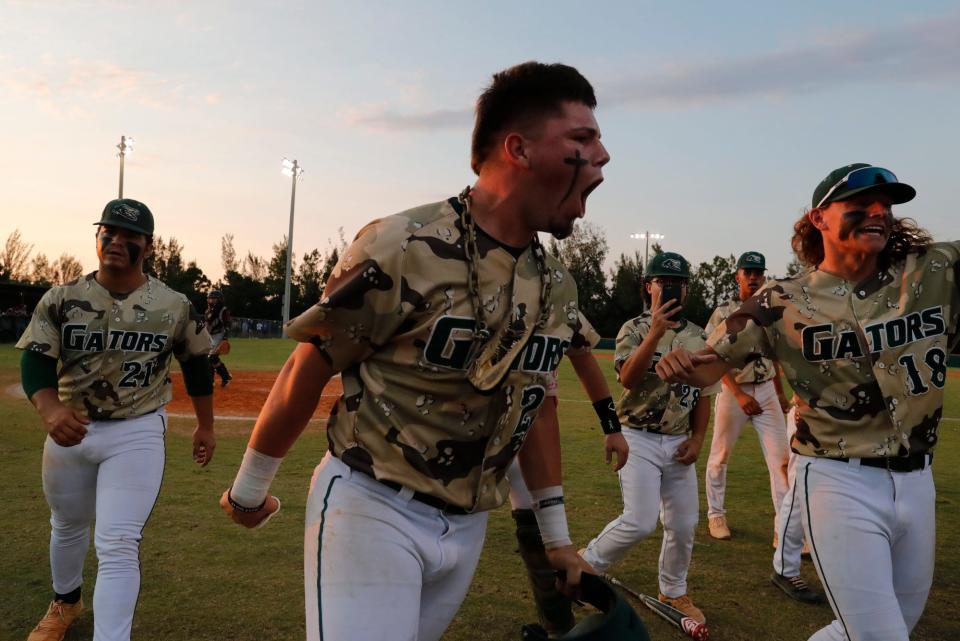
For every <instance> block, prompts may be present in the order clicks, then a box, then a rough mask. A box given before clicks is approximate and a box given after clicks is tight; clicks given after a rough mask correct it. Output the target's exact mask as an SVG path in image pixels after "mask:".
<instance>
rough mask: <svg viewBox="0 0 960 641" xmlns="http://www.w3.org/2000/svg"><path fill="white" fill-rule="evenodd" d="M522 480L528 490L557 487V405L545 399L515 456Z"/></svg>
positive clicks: (559, 478)
mask: <svg viewBox="0 0 960 641" xmlns="http://www.w3.org/2000/svg"><path fill="white" fill-rule="evenodd" d="M518 457H519V461H520V471H521V472H522V473H523V480H524V482H525V483H526V484H527V488H529V489H530V490H531V491H533V490H541V489H544V488H547V487H553V486H557V485H561V484H562V483H563V474H562V472H561V466H560V424H559V422H558V420H557V403H556V400H555V399H553V398H547V399H546V400H545V401H544V403H543V407H541V408H540V412H539V414H537V418H536V420H535V421H534V422H533V427H531V428H530V432H529V433H528V434H527V438H526V440H524V443H523V447H522V448H520V453H519V454H518Z"/></svg>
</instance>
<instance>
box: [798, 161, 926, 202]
mask: <svg viewBox="0 0 960 641" xmlns="http://www.w3.org/2000/svg"><path fill="white" fill-rule="evenodd" d="M868 189H877V190H881V191H883V192H884V193H886V194H887V195H889V196H890V198H891V199H892V200H893V204H894V205H899V204H901V203H905V202H907V201H910V200H913V198H914V196H916V195H917V190H916V189H914V188H913V187H911V186H910V185H908V184H906V183H902V182H900V181H899V180H897V176H896V175H895V174H894V173H893V172H892V171H890V170H889V169H884V168H883V167H874V166H873V165H868V164H867V163H865V162H855V163H853V164H852V165H844V166H843V167H839V168H838V169H834V170H833V171H831V172H830V173H829V174H827V177H826V178H824V179H823V180H821V181H820V184H819V185H817V188H816V189H814V190H813V198H812V199H811V201H810V202H811V205H812V206H813V208H814V209H816V208H817V207H823V206H824V205H829V204H830V203H832V202H836V201H838V200H845V199H847V198H850V197H851V196H853V195H854V194H859V193H860V192H862V191H867V190H868Z"/></svg>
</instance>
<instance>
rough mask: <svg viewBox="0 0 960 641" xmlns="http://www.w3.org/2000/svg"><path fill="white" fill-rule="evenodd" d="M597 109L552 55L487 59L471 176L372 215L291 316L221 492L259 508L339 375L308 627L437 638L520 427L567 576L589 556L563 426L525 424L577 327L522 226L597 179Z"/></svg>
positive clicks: (581, 201) (564, 206) (497, 497)
mask: <svg viewBox="0 0 960 641" xmlns="http://www.w3.org/2000/svg"><path fill="white" fill-rule="evenodd" d="M595 105H596V100H595V98H594V94H593V89H592V88H591V86H590V84H589V83H588V82H587V80H586V79H585V78H584V77H583V76H581V75H580V74H579V72H577V71H576V69H573V68H572V67H568V66H566V65H559V64H557V65H544V64H541V63H536V62H529V63H524V64H522V65H518V66H516V67H512V68H510V69H507V70H505V71H503V72H500V73H498V74H496V75H495V76H494V78H493V82H492V84H491V85H490V86H489V87H488V88H487V89H486V90H485V91H484V93H483V94H482V95H481V96H480V99H479V100H478V103H477V112H476V113H477V117H476V124H475V129H474V135H473V156H472V166H473V168H474V171H476V172H477V173H478V175H479V179H478V180H477V181H476V183H475V185H474V186H473V187H471V188H468V189H465V190H464V191H463V192H462V193H461V194H460V196H459V197H453V198H450V199H448V200H445V201H441V202H438V203H432V204H428V205H424V206H421V207H417V208H414V209H410V210H407V211H405V212H402V213H399V214H396V215H393V216H388V217H386V218H382V219H379V220H376V221H374V222H372V223H370V224H368V225H367V226H366V227H364V228H363V229H362V230H361V231H360V232H359V234H358V235H357V237H356V238H355V239H354V241H353V243H352V245H351V246H350V247H349V248H348V249H347V250H346V251H345V252H344V254H343V256H342V257H341V260H340V262H339V264H338V265H337V267H336V268H335V270H334V273H333V275H332V276H331V279H330V282H329V283H328V285H327V288H326V291H325V292H324V296H323V299H322V300H321V301H320V303H319V304H317V305H316V306H314V307H313V308H311V309H309V310H308V311H306V312H305V313H304V314H302V315H301V316H300V317H298V318H296V319H294V320H293V321H292V322H291V323H290V324H289V326H288V333H289V335H290V336H291V337H293V338H295V339H297V340H299V341H303V343H302V344H301V345H299V346H298V347H297V348H296V349H295V350H294V352H293V354H292V355H291V357H290V359H289V360H288V361H287V363H286V365H285V366H284V368H283V370H282V371H281V373H280V375H279V377H278V379H277V382H276V383H275V385H274V387H273V390H272V391H271V393H270V396H269V397H268V399H267V401H266V404H265V405H264V408H263V410H262V411H261V413H260V416H259V418H258V420H257V424H256V426H255V428H254V431H253V434H252V435H251V438H250V442H249V447H248V450H247V452H246V454H245V455H244V461H243V463H242V465H241V467H240V470H239V472H238V474H237V478H236V480H235V481H234V483H233V486H232V487H231V488H230V489H229V490H228V491H226V492H224V495H223V497H222V499H221V506H222V507H223V508H224V510H225V511H226V512H227V513H228V514H229V515H230V516H231V518H233V519H234V520H235V521H237V522H239V523H241V524H243V525H245V526H247V527H252V526H256V525H258V524H260V523H261V522H262V521H263V519H264V518H266V517H267V516H269V515H270V514H272V513H273V512H275V510H276V509H277V502H276V499H275V498H274V497H271V496H269V492H268V490H269V485H270V481H271V479H272V478H273V476H274V474H275V473H276V471H277V468H278V467H279V466H280V463H281V460H282V458H283V456H284V455H285V454H286V452H287V450H288V449H289V448H290V446H291V445H292V444H293V442H294V441H295V440H296V438H297V436H298V435H299V434H300V432H301V431H302V430H303V428H304V426H305V425H306V423H307V420H308V419H309V417H310V416H311V414H312V413H313V410H314V408H315V406H316V403H317V400H318V399H319V396H320V394H321V392H322V391H323V388H324V386H325V385H326V383H327V381H328V380H329V379H330V377H331V376H332V375H334V374H335V373H336V372H340V373H341V375H342V380H343V389H344V391H343V395H342V396H341V398H340V399H339V401H338V402H337V405H336V409H335V410H334V412H333V413H332V415H331V417H330V421H329V422H328V425H327V438H328V442H329V446H330V450H329V452H328V453H327V455H326V456H325V457H324V459H323V461H321V463H320V465H319V466H317V468H316V471H315V473H314V476H313V480H312V483H311V490H310V495H309V498H308V502H307V516H306V530H305V545H304V574H305V592H306V597H305V603H306V617H307V622H306V629H307V639H309V640H310V641H318V640H319V639H321V638H324V639H347V638H350V639H365V640H368V641H378V640H390V641H396V640H398V639H418V640H420V641H424V640H434V639H438V638H439V637H440V635H441V634H442V633H443V631H444V630H445V629H446V627H447V626H448V625H449V623H450V621H451V619H452V618H453V616H454V615H455V613H456V612H457V609H458V608H459V607H460V603H461V602H462V600H463V598H464V596H465V594H466V591H467V588H468V587H469V584H470V580H471V577H472V576H473V571H474V569H475V567H476V564H477V560H478V558H479V555H480V551H481V547H482V544H483V538H484V532H485V529H486V521H487V515H486V513H487V511H488V510H490V509H493V508H495V507H497V506H498V505H500V504H501V503H503V502H504V501H505V500H506V498H507V485H508V484H507V481H506V472H507V469H508V468H509V466H510V463H511V461H512V460H513V458H514V456H515V455H516V454H517V452H518V451H519V450H520V447H521V446H522V445H523V443H524V439H525V438H527V439H528V443H527V447H528V448H530V452H533V453H536V454H537V456H535V457H526V458H522V459H521V466H522V468H523V472H524V475H525V477H526V480H527V483H528V485H529V487H530V492H531V494H532V496H533V500H534V504H535V506H536V509H535V512H536V515H537V521H538V524H539V527H540V531H541V534H542V537H543V542H544V545H545V547H546V550H547V556H548V558H549V560H550V563H551V564H552V565H553V566H554V567H555V568H558V569H562V570H565V571H566V576H567V585H568V586H569V587H570V588H573V586H575V585H577V584H578V583H579V577H580V572H581V570H582V569H589V568H586V565H585V564H584V563H583V562H582V560H581V559H580V557H579V556H577V553H576V549H575V548H574V547H573V546H572V544H571V541H570V536H569V533H568V529H567V525H566V517H565V515H564V509H563V490H562V487H561V476H560V465H559V435H558V434H557V432H556V431H555V430H553V431H550V430H533V431H530V427H531V426H532V425H533V422H534V419H535V418H536V415H537V411H538V409H539V408H540V405H541V404H542V403H543V402H544V400H545V398H546V388H547V385H548V384H549V381H550V378H551V375H552V372H553V371H554V370H555V369H556V368H557V365H558V364H559V362H560V359H561V358H562V356H563V354H564V352H565V351H566V350H567V348H568V347H569V346H570V345H571V343H575V342H576V341H577V340H578V339H577V337H576V335H577V327H578V309H577V288H576V284H575V283H574V282H573V280H572V279H571V277H570V275H569V273H568V272H567V271H566V270H565V269H564V267H563V266H562V265H561V264H560V263H559V262H558V261H557V260H555V259H554V258H552V257H551V256H548V255H547V254H546V252H544V251H543V248H542V246H541V245H540V244H539V242H538V240H537V232H538V231H549V232H550V233H552V234H554V235H555V236H556V237H560V238H563V237H566V236H567V235H568V234H569V233H570V232H571V231H572V228H573V224H574V222H575V221H576V219H577V218H579V217H581V216H583V215H584V213H585V206H586V199H587V196H588V195H589V194H590V192H591V191H592V190H593V189H594V188H595V187H596V186H598V185H599V183H600V182H601V180H602V167H603V165H605V164H606V163H607V161H608V160H609V156H608V154H607V152H606V149H605V148H604V146H603V145H602V144H601V142H600V132H599V128H598V126H597V122H596V120H595V118H594V115H593V107H594V106H595ZM528 432H529V434H528ZM531 458H532V459H533V461H532V463H533V464H532V463H531Z"/></svg>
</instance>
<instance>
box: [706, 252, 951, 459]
mask: <svg viewBox="0 0 960 641" xmlns="http://www.w3.org/2000/svg"><path fill="white" fill-rule="evenodd" d="M958 282H960V242H953V243H936V244H933V245H931V246H930V247H929V248H928V249H927V251H925V252H923V253H922V254H910V255H909V256H908V257H907V258H906V260H905V261H902V262H900V263H899V264H897V265H894V266H893V267H891V268H889V269H887V270H883V271H881V272H879V273H878V274H877V275H875V276H872V277H870V278H868V279H867V280H866V281H864V282H863V283H860V284H859V285H854V284H852V283H849V282H847V281H845V280H843V279H842V278H840V277H838V276H834V275H832V274H828V273H826V272H824V271H820V270H811V271H809V272H807V273H805V274H802V275H800V276H797V277H795V278H786V279H781V280H776V281H772V282H770V283H767V284H766V285H765V286H764V287H763V288H761V289H760V290H759V291H758V292H757V294H755V295H754V296H753V297H752V298H751V299H750V300H748V301H746V302H745V303H744V304H743V306H742V307H741V308H740V309H739V310H738V311H737V312H736V313H734V314H732V315H731V316H730V317H729V318H728V319H727V320H726V321H725V322H723V323H721V324H720V326H719V327H717V329H716V331H715V332H714V333H713V334H712V335H711V336H710V339H709V341H708V345H710V346H712V347H713V349H714V350H716V351H717V353H718V354H720V356H722V357H723V358H724V359H725V360H726V361H727V362H728V363H730V364H732V365H734V366H739V365H742V364H743V363H745V362H747V361H748V360H749V359H751V358H753V357H755V356H757V355H761V356H765V357H768V358H770V357H772V358H775V359H776V360H778V361H779V362H780V364H781V366H782V367H783V369H784V373H785V374H786V376H787V378H788V379H789V381H790V384H791V385H792V386H793V389H794V391H795V392H796V394H797V395H798V396H799V400H798V402H797V406H798V410H799V417H798V420H797V433H796V435H795V436H794V437H793V440H792V442H791V446H792V447H793V449H794V450H795V451H796V452H798V453H800V454H806V455H809V456H823V457H834V458H836V457H865V458H876V457H887V456H900V455H904V454H906V453H923V452H927V451H928V450H930V449H931V448H932V447H933V446H934V444H935V443H936V442H937V426H938V424H939V422H940V416H941V413H942V411H943V386H944V384H945V383H946V378H947V355H948V354H949V351H950V347H951V343H955V342H956V338H957V330H958V316H960V289H958Z"/></svg>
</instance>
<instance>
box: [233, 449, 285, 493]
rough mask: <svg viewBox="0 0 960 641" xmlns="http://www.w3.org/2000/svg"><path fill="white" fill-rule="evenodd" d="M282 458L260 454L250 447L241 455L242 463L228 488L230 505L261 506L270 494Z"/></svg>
mask: <svg viewBox="0 0 960 641" xmlns="http://www.w3.org/2000/svg"><path fill="white" fill-rule="evenodd" d="M282 462H283V459H282V458H276V457H274V456H267V455H266V454H261V453H260V452H258V451H257V450H255V449H253V448H252V447H248V448H247V451H246V452H244V453H243V463H241V464H240V469H239V470H238V471H237V478H236V479H234V481H233V487H231V488H230V494H229V498H230V503H231V505H233V504H234V503H236V504H237V505H239V506H242V507H247V508H251V507H255V506H258V505H263V502H264V501H266V500H267V494H269V492H270V483H271V482H272V481H273V477H274V476H276V474H277V470H279V469H280V464H281V463H282Z"/></svg>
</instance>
